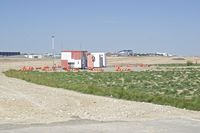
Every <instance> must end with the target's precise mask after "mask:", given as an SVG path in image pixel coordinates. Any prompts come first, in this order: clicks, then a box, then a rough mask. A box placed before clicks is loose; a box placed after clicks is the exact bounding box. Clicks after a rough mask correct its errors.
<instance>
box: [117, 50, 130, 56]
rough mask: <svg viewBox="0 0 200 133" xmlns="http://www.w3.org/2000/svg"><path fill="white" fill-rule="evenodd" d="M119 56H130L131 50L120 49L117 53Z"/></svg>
mask: <svg viewBox="0 0 200 133" xmlns="http://www.w3.org/2000/svg"><path fill="white" fill-rule="evenodd" d="M117 54H118V55H119V56H132V55H133V51H132V50H122V51H119V52H118V53H117Z"/></svg>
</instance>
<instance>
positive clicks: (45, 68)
mask: <svg viewBox="0 0 200 133" xmlns="http://www.w3.org/2000/svg"><path fill="white" fill-rule="evenodd" d="M42 71H50V67H49V66H44V67H43V68H42Z"/></svg>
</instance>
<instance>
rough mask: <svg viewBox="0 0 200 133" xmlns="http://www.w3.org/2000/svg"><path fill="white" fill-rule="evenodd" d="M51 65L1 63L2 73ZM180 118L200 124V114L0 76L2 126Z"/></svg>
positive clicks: (11, 61)
mask: <svg viewBox="0 0 200 133" xmlns="http://www.w3.org/2000/svg"><path fill="white" fill-rule="evenodd" d="M50 64H52V61H51V60H39V61H38V60H36V61H34V60H32V61H30V60H21V59H19V60H2V59H0V72H2V71H5V70H7V69H10V68H19V67H20V66H23V65H33V66H41V65H42V66H43V65H50ZM177 118H178V119H179V118H182V119H190V120H193V119H195V120H200V112H196V111H188V110H183V109H177V108H174V107H168V106H161V105H154V104H150V103H140V102H134V101H125V100H117V99H112V98H106V97H99V96H92V95H85V94H80V93H77V92H73V91H68V90H64V89H57V88H51V87H46V86H41V85H36V84H32V83H28V82H25V81H23V80H19V79H14V78H8V77H6V76H5V75H4V74H2V73H0V124H5V123H14V124H17V123H26V124H27V123H51V122H58V121H67V120H72V119H90V120H98V121H121V120H122V121H136V120H142V121H143V120H155V119H177Z"/></svg>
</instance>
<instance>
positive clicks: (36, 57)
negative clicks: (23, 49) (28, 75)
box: [24, 54, 42, 59]
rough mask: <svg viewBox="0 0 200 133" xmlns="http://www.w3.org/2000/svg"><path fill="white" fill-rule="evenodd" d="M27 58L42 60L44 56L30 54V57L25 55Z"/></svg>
mask: <svg viewBox="0 0 200 133" xmlns="http://www.w3.org/2000/svg"><path fill="white" fill-rule="evenodd" d="M24 56H25V57H26V58H30V59H41V58H42V55H37V54H29V55H24Z"/></svg>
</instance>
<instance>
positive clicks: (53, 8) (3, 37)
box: [0, 0, 200, 55]
mask: <svg viewBox="0 0 200 133" xmlns="http://www.w3.org/2000/svg"><path fill="white" fill-rule="evenodd" d="M52 35H54V36H55V48H56V50H57V51H60V50H63V49H66V50H68V49H70V50H71V49H73V50H75V49H80V48H81V49H86V50H89V51H118V50H121V49H132V50H133V51H134V52H157V51H159V52H168V53H172V54H177V55H200V0H0V51H21V52H49V51H51V36H52Z"/></svg>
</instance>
